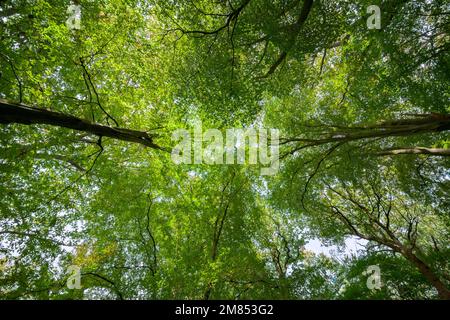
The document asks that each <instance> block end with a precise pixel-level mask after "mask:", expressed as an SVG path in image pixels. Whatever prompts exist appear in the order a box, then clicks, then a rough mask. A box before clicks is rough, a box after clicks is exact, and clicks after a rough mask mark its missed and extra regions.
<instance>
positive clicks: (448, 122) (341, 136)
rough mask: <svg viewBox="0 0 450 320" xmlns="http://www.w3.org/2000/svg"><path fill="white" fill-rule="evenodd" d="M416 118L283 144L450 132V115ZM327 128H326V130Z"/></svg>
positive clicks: (308, 143)
mask: <svg viewBox="0 0 450 320" xmlns="http://www.w3.org/2000/svg"><path fill="white" fill-rule="evenodd" d="M414 116H415V117H414V118H410V119H401V120H392V121H384V122H381V123H379V124H376V125H368V126H360V127H343V126H331V127H332V128H335V129H337V130H335V131H332V130H329V132H322V133H319V134H318V136H317V138H316V137H315V138H303V137H294V138H287V139H283V141H282V142H281V144H286V143H291V142H301V143H305V144H306V145H303V146H302V148H304V147H309V146H318V145H323V144H328V143H337V142H343V143H345V142H350V141H357V140H364V139H372V138H384V137H405V136H413V135H417V134H424V133H431V132H442V131H448V130H450V115H449V114H437V113H431V114H417V115H414ZM326 127H327V126H324V128H326Z"/></svg>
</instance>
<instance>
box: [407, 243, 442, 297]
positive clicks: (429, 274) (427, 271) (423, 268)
mask: <svg viewBox="0 0 450 320" xmlns="http://www.w3.org/2000/svg"><path fill="white" fill-rule="evenodd" d="M401 254H402V255H403V256H404V257H405V258H406V259H408V260H409V261H410V262H411V263H412V264H414V265H415V266H416V267H417V269H419V271H420V273H422V275H423V276H424V277H425V278H426V279H427V280H428V281H429V282H430V283H431V284H432V285H433V287H435V288H436V290H437V291H438V295H439V297H440V298H441V299H445V300H450V290H449V289H448V288H447V286H446V285H445V284H444V283H443V282H442V281H441V279H439V277H438V276H436V275H435V274H434V272H433V271H432V270H431V268H430V267H428V265H427V264H426V263H425V262H423V261H422V260H421V259H420V258H418V257H417V256H416V255H415V254H414V253H413V252H412V251H411V250H404V251H403V252H401Z"/></svg>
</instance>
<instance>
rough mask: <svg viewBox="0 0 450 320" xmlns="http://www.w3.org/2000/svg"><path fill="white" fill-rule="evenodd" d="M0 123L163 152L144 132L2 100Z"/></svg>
mask: <svg viewBox="0 0 450 320" xmlns="http://www.w3.org/2000/svg"><path fill="white" fill-rule="evenodd" d="M0 123H2V124H11V123H20V124H25V125H31V124H47V125H51V126H56V127H63V128H69V129H73V130H78V131H83V132H87V133H90V134H93V135H96V136H99V137H108V138H113V139H117V140H122V141H128V142H134V143H140V144H142V145H144V146H146V147H149V148H153V149H161V150H164V149H163V148H162V147H160V146H158V145H157V144H155V143H153V139H152V137H151V136H150V135H149V134H148V133H147V132H144V131H137V130H130V129H125V128H118V127H109V126H104V125H100V124H96V123H91V122H89V121H87V120H84V119H81V118H77V117H74V116H71V115H67V114H64V113H61V112H55V111H50V110H46V109H41V108H35V107H30V106H26V105H23V104H17V103H13V102H9V101H7V100H3V99H0Z"/></svg>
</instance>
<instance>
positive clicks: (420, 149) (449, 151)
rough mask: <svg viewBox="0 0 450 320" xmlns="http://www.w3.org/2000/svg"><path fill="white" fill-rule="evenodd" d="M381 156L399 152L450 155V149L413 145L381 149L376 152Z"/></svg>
mask: <svg viewBox="0 0 450 320" xmlns="http://www.w3.org/2000/svg"><path fill="white" fill-rule="evenodd" d="M376 154H377V155H379V156H394V155H398V154H429V155H434V156H446V157H448V156H450V149H442V148H424V147H411V148H394V149H386V150H381V151H379V152H377V153H376Z"/></svg>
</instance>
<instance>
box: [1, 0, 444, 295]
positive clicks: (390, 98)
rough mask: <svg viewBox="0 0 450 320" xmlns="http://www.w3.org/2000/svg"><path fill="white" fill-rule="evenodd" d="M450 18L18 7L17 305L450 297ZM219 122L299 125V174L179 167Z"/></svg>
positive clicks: (297, 2) (5, 95) (128, 1)
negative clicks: (377, 277) (177, 146)
mask: <svg viewBox="0 0 450 320" xmlns="http://www.w3.org/2000/svg"><path fill="white" fill-rule="evenodd" d="M71 4H74V5H78V6H80V8H81V23H80V29H76V28H75V29H71V28H69V27H68V25H67V24H66V21H67V19H68V17H69V14H68V12H67V8H68V7H69V5H71ZM370 5H378V6H379V7H380V9H381V29H369V28H368V26H367V19H368V18H369V16H370V13H368V12H367V8H368V7H369V6H370ZM449 18H450V5H449V3H448V1H444V0H435V1H428V0H401V1H400V0H358V1H357V0H354V1H346V0H314V1H313V0H217V1H211V0H186V1H175V0H170V1H169V0H161V1H159V0H148V1H147V0H145V1H135V0H102V1H90V0H81V1H75V2H74V3H71V2H69V1H67V0H64V1H61V0H7V1H2V2H1V3H0V66H1V69H0V70H1V73H0V105H1V107H0V195H1V196H0V298H1V299H375V298H376V299H423V298H425V299H437V298H446V299H450V265H449V263H450V242H449V239H450V237H449V235H450V215H449V213H450V197H449V191H450V170H449V169H450V157H449V155H450V149H449V147H450V139H449V136H448V131H449V130H450V115H449V112H450V19H449ZM49 111H52V112H49ZM199 121H201V122H202V125H203V127H204V128H217V129H219V130H221V131H222V132H224V131H225V130H226V129H227V128H249V127H264V128H276V129H279V131H280V170H279V172H278V173H277V174H276V175H272V176H270V175H267V176H264V175H261V174H260V170H259V169H260V168H259V166H258V165H253V164H248V163H247V164H244V165H241V164H234V165H230V164H222V165H208V164H191V165H188V164H178V165H177V164H175V163H174V162H173V161H172V159H171V154H170V150H171V148H172V147H173V146H174V141H172V139H171V135H172V132H173V131H174V130H176V129H179V128H188V129H189V128H192V127H193V126H194V125H195V124H196V123H198V122H199ZM74 129H75V130H74ZM131 130H133V131H131ZM136 142H137V143H136ZM356 239H358V243H360V247H359V250H358V251H349V250H348V248H346V246H345V244H346V243H347V244H348V243H349V241H350V242H354V241H355V240H356ZM312 240H314V241H317V240H319V241H320V242H321V243H322V244H323V245H328V246H331V245H333V246H335V247H334V248H335V251H334V253H333V254H322V253H320V252H319V251H318V250H317V248H315V249H314V248H312V247H311V246H310V245H308V243H309V242H310V241H312ZM72 265H75V266H79V267H80V268H81V285H82V287H81V289H76V288H75V289H70V288H68V287H67V284H66V282H67V280H68V277H69V276H70V274H69V273H68V271H67V270H68V268H69V266H72ZM373 265H376V266H378V267H379V268H380V271H381V282H382V286H381V288H379V290H374V289H369V288H368V286H367V284H366V280H367V278H368V275H365V273H364V272H365V271H366V270H367V268H368V267H369V266H373Z"/></svg>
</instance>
